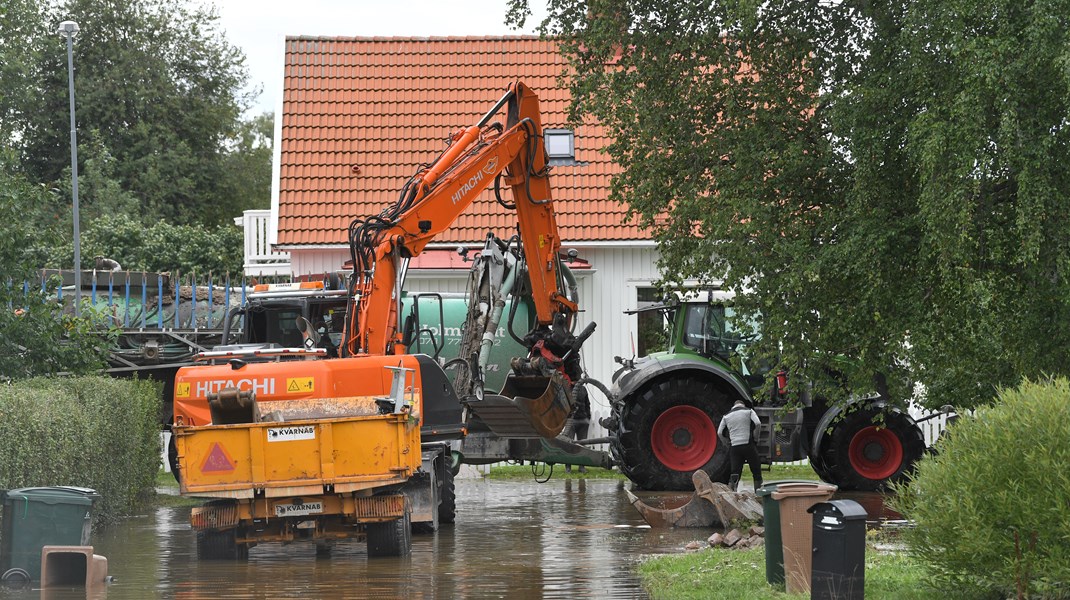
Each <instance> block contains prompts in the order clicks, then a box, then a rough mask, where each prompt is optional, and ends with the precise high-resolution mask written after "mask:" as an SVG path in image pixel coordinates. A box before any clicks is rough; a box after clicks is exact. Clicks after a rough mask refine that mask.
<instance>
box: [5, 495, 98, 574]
mask: <svg viewBox="0 0 1070 600" xmlns="http://www.w3.org/2000/svg"><path fill="white" fill-rule="evenodd" d="M98 498H100V496H99V495H98V494H97V493H96V491H95V490H91V489H89V488H80V487H35V488H21V489H17V490H8V491H7V492H3V494H2V496H0V500H2V501H3V506H4V515H3V524H2V532H3V533H2V534H0V580H4V581H19V580H25V579H29V580H33V581H37V580H39V579H40V578H41V549H42V548H44V547H45V546H88V545H89V534H90V531H91V527H92V522H93V503H94V502H96V500H97V499H98Z"/></svg>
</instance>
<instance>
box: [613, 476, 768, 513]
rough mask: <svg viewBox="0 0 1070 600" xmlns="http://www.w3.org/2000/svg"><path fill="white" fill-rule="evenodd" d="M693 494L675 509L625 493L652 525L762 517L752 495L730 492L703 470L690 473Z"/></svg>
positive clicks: (759, 506)
mask: <svg viewBox="0 0 1070 600" xmlns="http://www.w3.org/2000/svg"><path fill="white" fill-rule="evenodd" d="M691 481H692V483H694V484H695V495H694V496H692V497H691V498H690V499H689V500H688V501H687V503H686V504H684V505H682V506H679V507H676V508H657V507H654V506H651V505H649V504H647V503H645V502H643V501H642V500H640V499H639V498H638V497H637V496H636V495H635V494H633V493H631V492H628V500H629V501H630V502H631V503H632V506H634V507H635V510H637V511H639V514H640V515H642V516H643V520H644V521H646V522H647V524H648V525H650V526H651V527H714V526H726V525H728V524H729V523H731V522H732V521H736V520H740V519H745V520H755V519H759V518H761V517H762V505H761V504H759V503H758V500H757V499H756V498H755V497H754V495H753V494H750V493H747V492H733V491H732V490H731V489H730V488H729V487H728V486H727V485H725V484H723V483H715V482H713V481H710V476H709V475H707V474H706V472H705V471H702V470H698V471H695V472H694V473H693V474H692V475H691Z"/></svg>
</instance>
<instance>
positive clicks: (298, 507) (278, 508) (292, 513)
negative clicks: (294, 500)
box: [275, 502, 323, 517]
mask: <svg viewBox="0 0 1070 600" xmlns="http://www.w3.org/2000/svg"><path fill="white" fill-rule="evenodd" d="M322 512H323V503H322V502H305V503H303V504H276V505H275V516H276V517H302V516H305V515H318V514H320V513H322Z"/></svg>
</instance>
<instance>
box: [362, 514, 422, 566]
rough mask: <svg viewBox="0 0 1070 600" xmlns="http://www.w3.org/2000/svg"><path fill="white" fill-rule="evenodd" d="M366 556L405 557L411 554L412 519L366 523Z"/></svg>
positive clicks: (405, 516)
mask: <svg viewBox="0 0 1070 600" xmlns="http://www.w3.org/2000/svg"><path fill="white" fill-rule="evenodd" d="M367 528H368V529H367V533H368V556H369V557H376V556H405V555H407V554H409V553H411V552H412V517H411V516H410V515H409V512H408V511H406V512H405V515H404V516H402V517H401V518H400V519H394V520H393V521H387V522H385V523H368V525H367Z"/></svg>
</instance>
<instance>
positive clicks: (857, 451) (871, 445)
mask: <svg viewBox="0 0 1070 600" xmlns="http://www.w3.org/2000/svg"><path fill="white" fill-rule="evenodd" d="M847 455H848V457H849V458H850V460H851V466H852V467H854V470H855V471H858V474H859V475H861V476H863V477H865V478H867V479H887V478H888V477H891V476H892V475H894V474H895V472H896V471H898V470H899V467H900V465H902V464H903V443H902V442H900V441H899V438H898V437H896V435H895V433H893V432H892V430H890V429H888V428H884V429H877V428H876V427H875V426H872V425H871V426H869V427H866V428H865V429H862V430H860V431H859V432H858V433H856V434H855V436H854V437H853V438H851V446H850V447H849V448H848V451H847Z"/></svg>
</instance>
